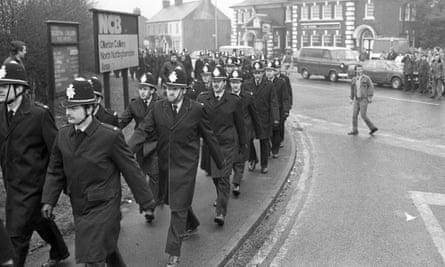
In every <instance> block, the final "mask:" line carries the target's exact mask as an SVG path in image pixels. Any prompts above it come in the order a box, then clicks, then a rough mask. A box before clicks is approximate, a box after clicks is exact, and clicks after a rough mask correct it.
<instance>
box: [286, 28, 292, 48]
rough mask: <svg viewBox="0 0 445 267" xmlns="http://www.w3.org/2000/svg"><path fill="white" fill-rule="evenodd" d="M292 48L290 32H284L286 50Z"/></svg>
mask: <svg viewBox="0 0 445 267" xmlns="http://www.w3.org/2000/svg"><path fill="white" fill-rule="evenodd" d="M291 46H292V36H291V34H290V31H286V48H290V47H291Z"/></svg>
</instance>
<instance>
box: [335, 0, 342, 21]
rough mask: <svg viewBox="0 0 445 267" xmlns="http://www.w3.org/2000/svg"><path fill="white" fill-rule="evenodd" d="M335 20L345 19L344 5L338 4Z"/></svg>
mask: <svg viewBox="0 0 445 267" xmlns="http://www.w3.org/2000/svg"><path fill="white" fill-rule="evenodd" d="M334 18H335V19H343V5H342V4H340V3H338V2H337V4H336V5H335V9H334Z"/></svg>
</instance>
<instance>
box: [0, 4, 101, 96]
mask: <svg viewBox="0 0 445 267" xmlns="http://www.w3.org/2000/svg"><path fill="white" fill-rule="evenodd" d="M95 5H96V3H95V2H94V1H92V0H1V1H0V22H1V23H0V40H1V41H0V52H1V55H2V57H3V58H5V57H6V56H7V55H8V50H9V43H10V41H11V40H22V41H24V42H25V43H26V45H27V50H28V53H27V55H26V57H25V67H26V71H27V74H28V80H29V81H30V83H31V84H32V87H33V89H34V94H35V97H36V99H37V100H39V101H41V102H43V103H46V102H47V96H48V94H47V92H48V77H49V75H48V64H49V62H48V54H47V53H48V50H47V40H48V37H47V25H46V24H45V21H46V20H67V21H76V22H79V23H80V28H79V32H80V33H79V35H80V36H79V39H80V62H79V64H80V71H81V73H83V72H88V71H94V59H92V57H91V55H92V54H93V53H94V46H93V21H92V15H91V13H90V12H89V9H91V8H93V7H94V6H95Z"/></svg>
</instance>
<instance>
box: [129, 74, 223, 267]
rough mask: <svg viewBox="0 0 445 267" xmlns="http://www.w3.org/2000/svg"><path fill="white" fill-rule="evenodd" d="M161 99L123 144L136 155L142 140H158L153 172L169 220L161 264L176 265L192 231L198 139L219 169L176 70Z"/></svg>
mask: <svg viewBox="0 0 445 267" xmlns="http://www.w3.org/2000/svg"><path fill="white" fill-rule="evenodd" d="M166 86H167V89H166V91H167V98H166V99H164V100H160V101H158V102H156V103H155V105H154V106H153V109H152V110H151V111H150V112H149V113H148V114H147V116H146V117H145V118H144V120H143V121H142V122H141V123H140V124H139V126H138V128H137V129H136V130H135V132H134V134H133V136H132V137H131V138H130V140H129V141H128V143H129V145H130V148H131V149H132V150H133V152H135V153H137V152H138V151H140V150H141V149H142V146H143V144H144V142H145V140H146V139H147V138H149V139H151V138H153V137H155V138H156V140H157V141H158V145H157V151H158V155H159V171H160V176H161V178H160V179H161V180H165V181H166V184H167V193H166V194H165V195H164V199H165V202H166V203H167V204H169V205H170V209H171V217H170V227H169V230H168V236H167V244H166V247H165V252H166V253H167V254H168V256H169V257H168V263H167V266H169V267H170V266H177V265H178V264H179V257H180V255H181V246H182V240H183V239H184V236H185V235H190V234H192V233H194V232H196V231H197V229H198V226H199V220H198V218H197V217H196V216H195V214H194V213H193V209H192V200H193V195H194V190H195V182H196V171H197V168H198V163H197V161H198V157H199V146H200V137H203V138H204V141H205V142H206V143H207V145H208V147H209V150H210V153H211V155H212V157H213V159H214V160H215V163H216V165H217V167H219V168H221V167H222V166H223V163H224V162H223V161H224V160H223V158H222V155H221V152H220V150H219V145H218V141H217V139H216V137H215V134H214V132H213V131H212V129H211V127H210V123H209V120H208V115H207V113H206V112H205V111H204V107H203V106H201V105H200V104H199V103H197V102H195V101H191V100H190V99H189V98H188V97H184V96H185V93H186V88H187V78H186V74H185V72H184V71H183V70H181V69H176V70H173V71H172V73H170V74H169V75H168V80H167V83H166Z"/></svg>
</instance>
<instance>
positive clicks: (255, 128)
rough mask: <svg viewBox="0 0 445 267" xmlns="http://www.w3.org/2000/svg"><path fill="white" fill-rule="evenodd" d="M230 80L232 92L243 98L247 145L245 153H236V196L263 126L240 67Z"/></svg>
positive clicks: (234, 192) (233, 191)
mask: <svg viewBox="0 0 445 267" xmlns="http://www.w3.org/2000/svg"><path fill="white" fill-rule="evenodd" d="M229 81H230V85H231V88H232V93H233V94H235V95H237V96H238V97H240V99H241V104H242V111H243V112H242V113H243V118H244V129H245V134H246V145H247V146H246V150H245V151H242V152H243V153H236V156H235V160H234V163H233V180H232V184H233V189H232V193H233V195H234V196H239V194H240V184H241V180H242V178H243V175H244V168H245V165H246V161H247V160H248V159H249V151H250V145H251V143H252V140H253V139H254V138H255V136H256V135H259V131H260V129H261V127H260V125H259V124H260V122H259V118H258V113H257V110H256V107H255V104H254V99H253V93H252V92H249V91H247V90H246V89H245V88H244V87H243V78H242V77H241V73H240V71H239V70H238V69H235V70H234V71H233V72H232V75H231V76H230V79H229Z"/></svg>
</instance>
